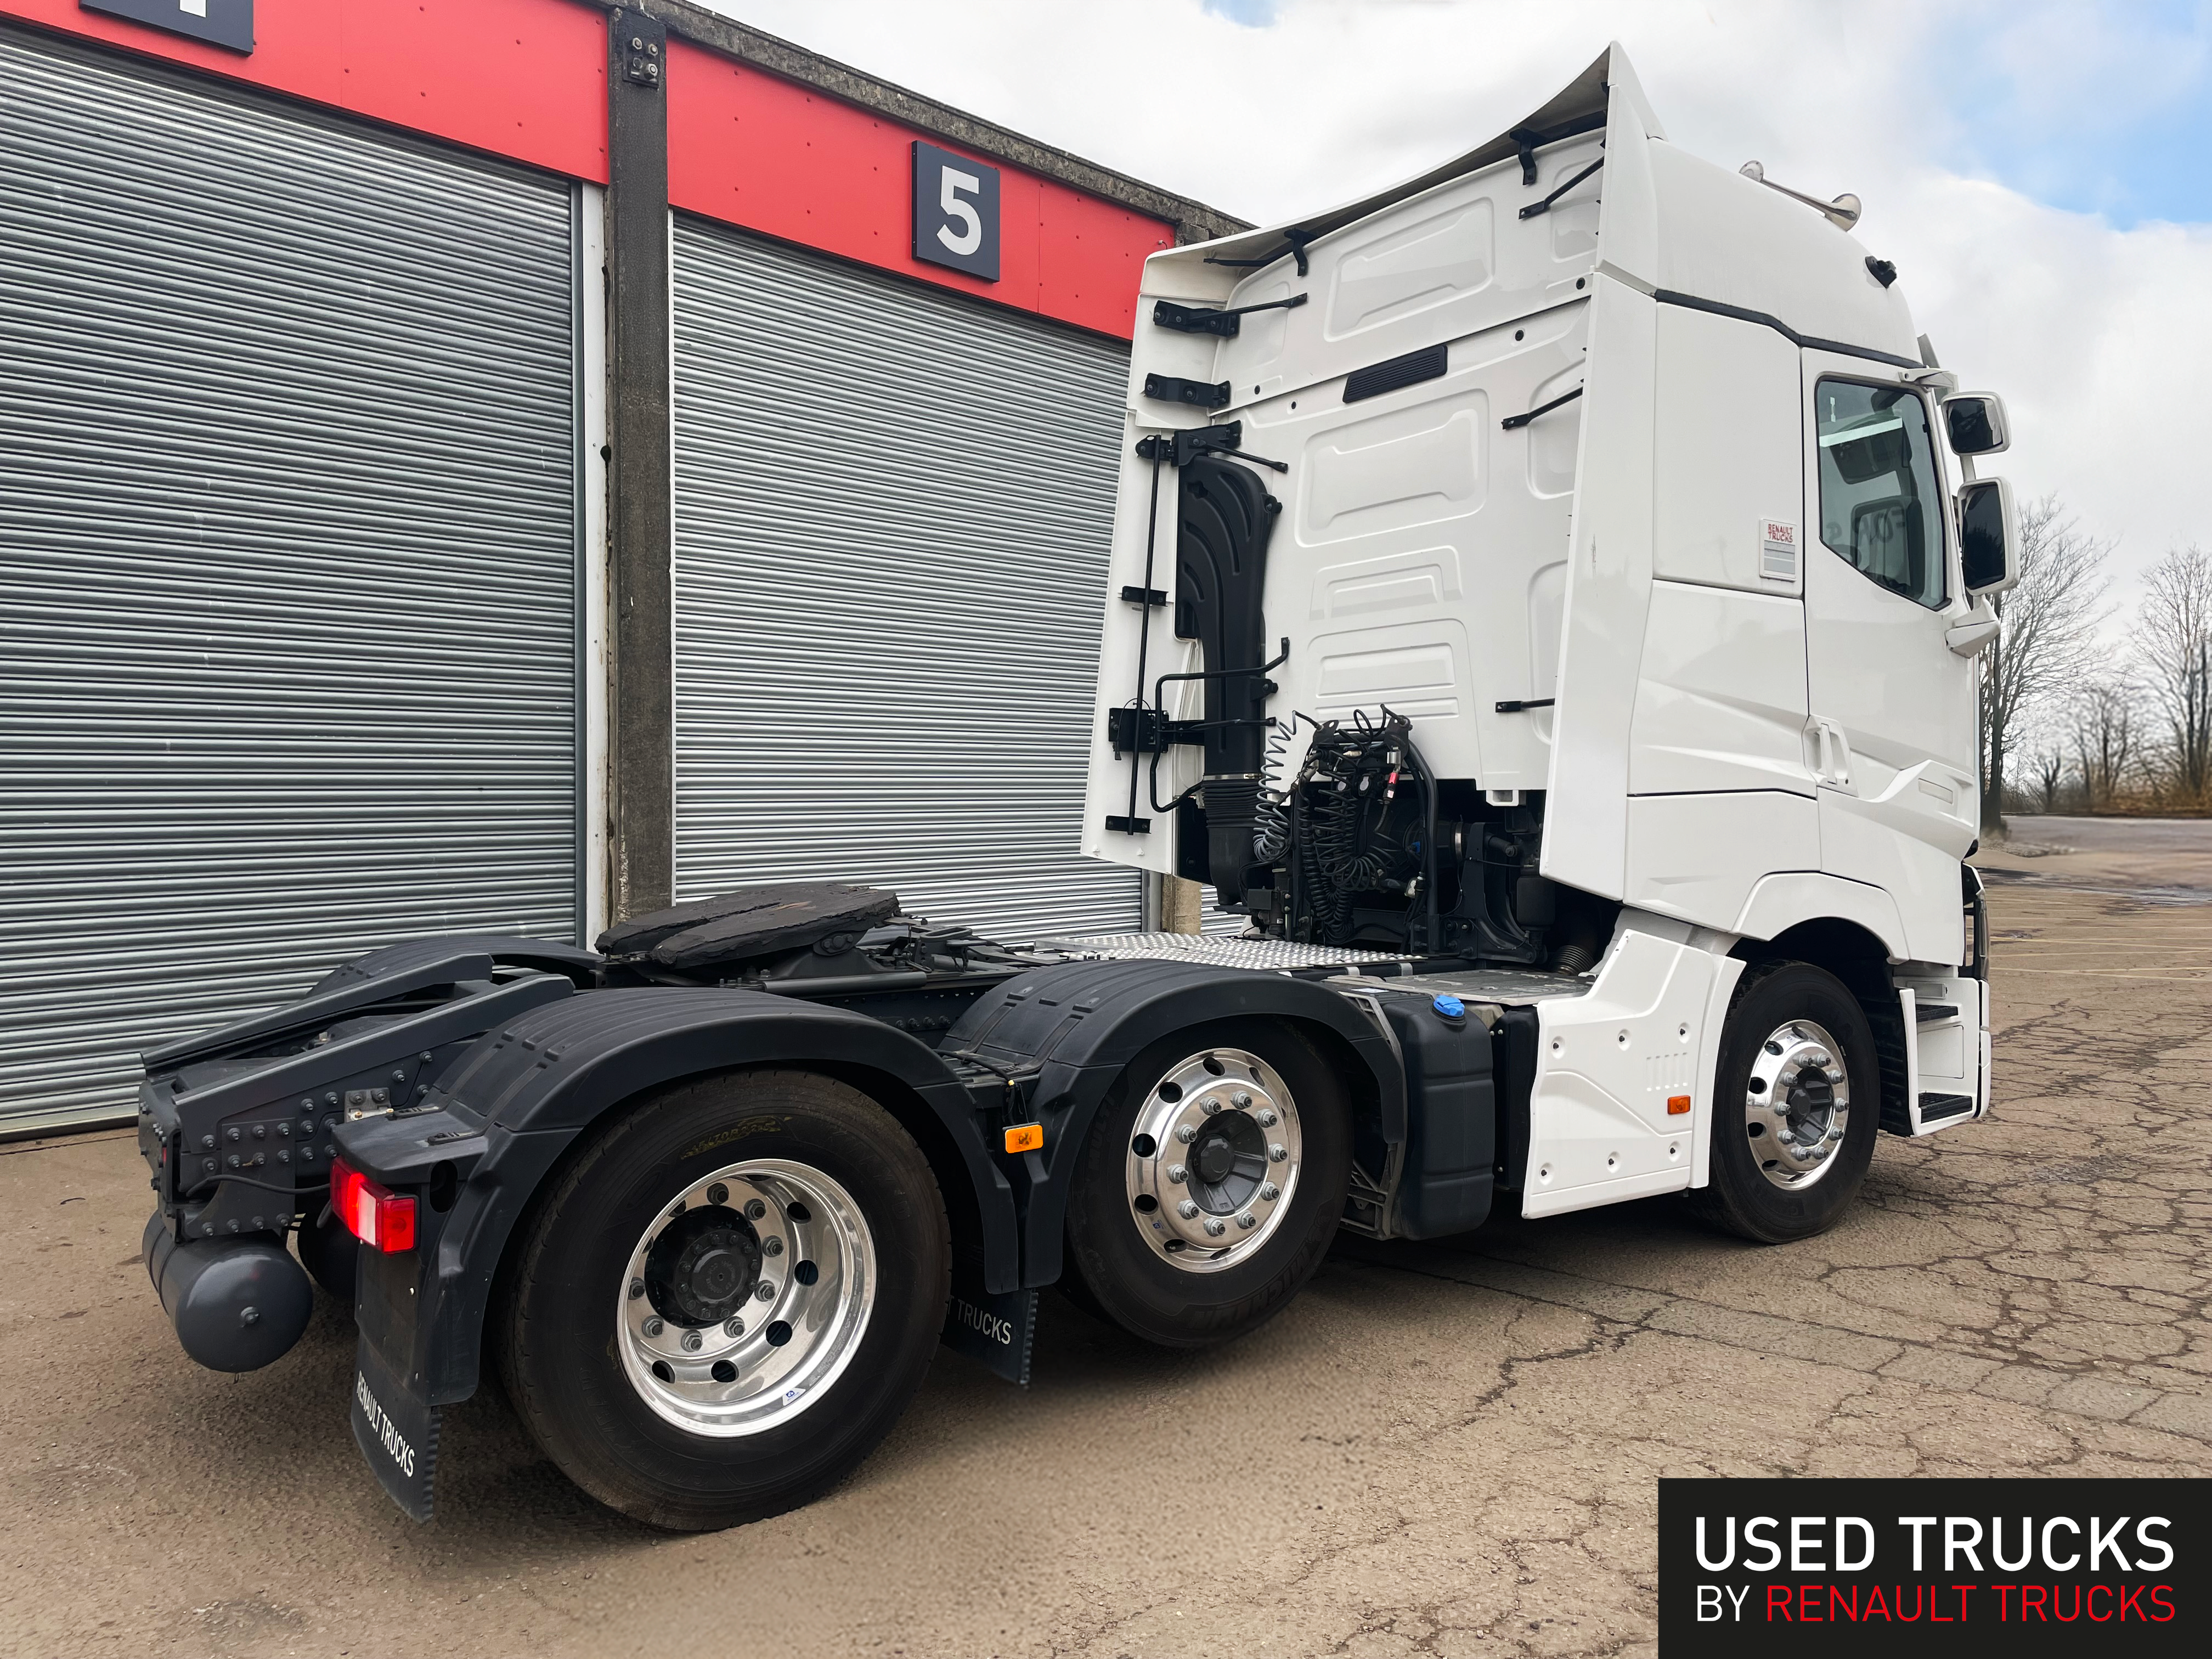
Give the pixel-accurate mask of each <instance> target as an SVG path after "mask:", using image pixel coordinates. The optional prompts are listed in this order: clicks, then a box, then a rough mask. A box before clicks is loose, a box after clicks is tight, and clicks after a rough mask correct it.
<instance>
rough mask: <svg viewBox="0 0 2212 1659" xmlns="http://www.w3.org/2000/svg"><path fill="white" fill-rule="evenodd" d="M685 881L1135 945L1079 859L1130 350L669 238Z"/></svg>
mask: <svg viewBox="0 0 2212 1659" xmlns="http://www.w3.org/2000/svg"><path fill="white" fill-rule="evenodd" d="M675 249H676V255H675V257H676V555H675V575H676V785H677V805H676V870H677V884H678V890H679V896H682V897H685V898H692V897H698V896H704V895H706V894H709V893H712V892H714V891H716V890H720V889H724V888H728V887H732V886H736V885H738V884H742V883H745V882H752V881H763V880H767V879H770V878H787V877H829V878H850V879H854V880H858V881H865V882H870V883H873V884H880V885H884V886H888V887H891V888H894V889H896V891H897V892H898V894H899V896H900V897H901V899H902V901H903V902H904V903H905V906H906V908H908V910H909V911H910V912H913V913H915V914H918V915H927V916H928V917H929V918H930V919H931V920H933V921H962V922H965V923H968V924H969V925H970V926H972V927H976V928H977V929H979V930H981V931H982V932H984V933H988V934H991V935H993V936H994V937H997V938H1000V939H1008V940H1025V939H1031V938H1034V937H1036V936H1037V935H1039V934H1042V933H1055V932H1057V933H1066V932H1071V931H1073V932H1084V933H1105V932H1110V931H1115V930H1126V929H1130V928H1133V927H1136V926H1138V924H1139V915H1140V910H1141V900H1140V894H1141V891H1142V888H1141V881H1140V878H1139V876H1138V874H1137V873H1136V872H1133V871H1129V870H1126V869H1122V868H1121V867H1119V866H1113V865H1108V864H1102V863H1098V862H1096V861H1094V860H1088V859H1085V858H1084V857H1083V856H1082V855H1081V854H1079V853H1078V852H1077V850H1076V847H1077V842H1078V839H1079V829H1080V824H1081V818H1082V805H1083V785H1084V770H1085V764H1086V762H1087V758H1088V736H1087V733H1088V730H1089V722H1090V715H1091V688H1092V684H1093V682H1094V678H1095V676H1096V674H1097V650H1098V625H1099V621H1098V619H1099V608H1100V605H1101V601H1102V595H1103V592H1104V583H1105V574H1106V544H1107V537H1108V533H1109V526H1110V522H1111V520H1112V515H1113V505H1112V504H1113V493H1114V479H1115V445H1116V443H1118V442H1119V441H1120V438H1121V403H1122V398H1123V395H1124V392H1125V389H1126V386H1127V375H1128V357H1127V353H1126V352H1125V351H1124V350H1123V349H1120V348H1118V347H1116V346H1114V345H1112V344H1109V343H1106V342H1104V341H1101V340H1097V339H1094V338H1091V337H1087V336H1082V335H1077V334H1073V333H1070V332H1066V331H1061V330H1059V329H1056V328H1054V327H1051V326H1049V325H1045V324H1042V323H1036V322H1032V321H1030V319H1026V318H1023V317H1018V316H1015V315H1012V314H1010V313H1003V312H999V311H995V310H991V309H987V308H986V307H979V306H975V305H972V304H968V303H965V302H963V301H959V300H957V299H952V298H949V297H944V296H940V295H935V294H932V293H927V292H924V291H921V290H919V289H914V288H910V287H908V286H906V285H904V284H902V283H893V282H889V281H885V280H884V279H882V278H880V277H877V276H872V275H869V274H868V273H866V272H864V271H860V270H855V269H854V268H852V267H850V266H846V265H842V264H836V263H834V262H832V261H830V260H827V259H823V258H816V257H814V256H811V255H808V254H804V253H799V252H793V251H792V250H789V249H787V248H784V247H781V246H774V245H771V244H769V243H766V242H763V241H760V240H757V239H754V238H751V237H748V236H745V235H744V234H739V233H738V232H735V231H731V230H726V229H725V228H721V227H719V226H715V225H711V224H707V223H703V222H694V221H691V220H689V219H684V218H679V219H678V221H677V223H676V231H675Z"/></svg>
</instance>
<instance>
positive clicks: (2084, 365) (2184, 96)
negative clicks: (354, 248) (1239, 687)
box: [714, 0, 2212, 597]
mask: <svg viewBox="0 0 2212 1659" xmlns="http://www.w3.org/2000/svg"><path fill="white" fill-rule="evenodd" d="M714 3H715V4H717V5H718V7H719V9H721V10H723V11H726V12H727V13H729V14H730V15H732V16H737V17H740V18H743V19H744V21H747V22H750V23H752V24H754V25H755V26H756V27H761V28H764V29H767V30H769V31H770V32H771V33H776V34H780V35H782V36H784V37H786V38H787V39H789V40H795V41H798V42H799V43H801V44H803V45H805V46H809V47H811V48H812V49H813V50H815V51H817V52H823V53H825V54H827V55H828V56H829V57H832V58H840V59H842V60H843V61H845V62H847V63H849V64H854V65H856V66H858V67H860V68H862V69H865V70H868V71H870V72H871V73H872V74H876V75H879V76H883V77H884V78H885V79H888V80H891V81H896V82H901V83H902V84H903V85H906V86H908V87H911V88H915V90H917V91H921V92H925V93H927V94H930V95H932V96H933V97H937V98H940V99H943V100H945V101H946V102H948V103H951V104H954V105H957V106H960V107H962V108H963V109H967V110H969V111H971V112H974V113H975V114H978V115H981V116H984V117H986V118H989V119H991V120H994V121H997V122H999V123H1000V124H1002V125H1006V126H1009V127H1012V128H1014V129H1016V130H1017V131H1022V132H1025V133H1028V134H1030V135H1031V136H1033V137H1038V138H1042V139H1043V140H1045V141H1046V142H1048V143H1054V144H1057V145H1060V147H1062V148H1064V149H1071V150H1074V151H1076V152H1078V153H1079V154H1081V155H1086V156H1089V157H1091V158H1092V159H1093V160H1096V161H1103V162H1104V163H1106V164H1107V165H1108V166H1110V167H1115V168H1118V169H1120V170H1121V171H1122V172H1124V173H1132V174H1133V175H1135V176H1136V177H1138V178H1140V179H1146V180H1149V181H1151V182H1152V183H1155V184H1158V185H1164V186H1165V187H1167V188H1169V189H1171V190H1175V191H1181V192H1182V193H1183V194H1186V195H1188V196H1193V197H1198V198H1199V199H1200V200H1202V201H1206V202H1209V203H1212V204H1214V205H1216V206H1218V207H1220V208H1222V209H1225V210H1227V211H1229V212H1231V213H1234V214H1237V215H1238V216H1242V217H1244V218H1247V219H1251V220H1255V221H1257V222H1262V223H1265V222H1272V221H1278V220H1281V219H1286V218H1291V217H1294V216H1298V215H1300V214H1303V213H1307V212H1310V211H1312V210H1315V209H1316V208H1319V207H1322V206H1325V205H1328V204H1331V203H1334V202H1337V201H1340V200H1342V199H1345V198H1347V197H1352V196H1354V195H1356V194H1358V193H1359V192H1361V191H1366V190H1369V189H1371V188H1373V187H1374V186H1376V185H1381V184H1384V183H1388V182H1389V181H1391V180H1393V179H1398V178H1401V177H1404V176H1407V175H1408V174H1411V173H1417V172H1419V171H1421V170H1422V169H1424V168H1425V167H1429V166H1431V165H1432V164H1433V163H1435V162H1436V161H1440V160H1443V159H1444V158H1446V157H1448V156H1449V155H1454V154H1455V153H1457V152H1459V151H1461V150H1463V149H1468V148H1470V147H1471V146H1472V145H1474V144H1475V143H1480V142H1481V141H1483V140H1485V139H1486V138H1489V137H1492V136H1493V135H1495V134H1496V133H1498V131H1502V130H1503V129H1504V128H1505V127H1506V126H1508V125H1511V124H1512V123H1514V122H1515V121H1516V120H1518V119H1519V118H1521V117H1522V116H1523V115H1526V114H1527V113H1528V112H1530V111H1531V110H1533V109H1534V107H1535V106H1537V105H1539V104H1540V103H1541V102H1542V101H1543V100H1545V99H1546V98H1547V97H1549V96H1550V95H1551V94H1553V92H1554V91H1556V90H1557V89H1558V88H1559V87H1561V86H1562V85H1564V84H1565V82H1567V81H1568V80H1570V79H1571V77H1572V76H1574V75H1575V74H1576V73H1577V71H1579V70H1581V69H1582V68H1583V66H1584V65H1585V64H1588V63H1589V61H1590V60H1591V59H1592V58H1595V56H1596V55H1597V54H1598V52H1600V51H1601V50H1602V49H1603V48H1604V46H1605V45H1606V43H1607V41H1608V40H1620V41H1621V42H1623V43H1624V44H1625V45H1626V47H1627V49H1628V52H1629V54H1630V56H1631V58H1632V60H1633V61H1634V63H1635V64H1636V68H1637V72H1638V76H1640V77H1641V79H1642V80H1643V82H1644V89H1645V91H1646V92H1647V93H1648V94H1649V95H1650V99H1651V101H1652V104H1653V106H1654V107H1655V108H1656V110H1657V112H1658V113H1659V118H1660V119H1661V121H1662V123H1663V124H1664V125H1665V126H1666V128H1667V132H1668V137H1669V139H1670V140H1672V141H1673V142H1674V143H1678V144H1680V145H1682V146H1684V147H1685V148H1686V149H1690V150H1692V151H1694V152H1695V153H1696V154H1698V155H1703V156H1705V157H1706V158H1707V159H1709V160H1711V161H1718V162H1722V163H1723V164H1725V165H1727V166H1729V167H1735V166H1736V165H1738V164H1739V163H1741V162H1742V161H1747V160H1749V159H1752V158H1753V157H1756V158H1758V159H1759V160H1760V161H1764V162H1765V164H1766V168H1767V175H1768V177H1770V178H1771V179H1777V180H1778V181H1780V182H1782V183H1785V184H1789V185H1793V186H1796V187H1797V188H1799V189H1802V190H1805V191H1809V192H1811V193H1813V194H1815V195H1818V196H1821V197H1828V196H1832V195H1834V194H1836V193H1837V192H1838V191H1845V190H1849V191H1856V192H1857V194H1858V195H1859V196H1860V197H1863V200H1864V201H1865V204H1866V215H1865V217H1864V218H1863V220H1862V221H1861V222H1860V225H1859V230H1858V234H1859V237H1860V240H1862V241H1863V242H1864V243H1865V245H1866V246H1867V247H1868V248H1869V251H1870V252H1875V253H1878V254H1880V255H1881V256H1882V257H1884V258H1889V259H1893V260H1894V261H1895V262H1896V264H1897V265H1898V268H1899V271H1900V273H1901V276H1900V281H1901V283H1902V285H1903V287H1904V289H1905V293H1906V295H1907V296H1908V298H1909V299H1910V301H1911V305H1912V308H1913V313H1914V316H1915V318H1916V319H1917V322H1918V323H1919V325H1920V326H1921V327H1922V328H1923V329H1924V330H1926V331H1927V332H1928V333H1929V336H1930V337H1932V338H1933V340H1934V342H1935V344H1936V349H1937V352H1938V354H1939V355H1940V356H1941V357H1942V361H1943V362H1944V364H1945V366H1946V367H1948V368H1955V369H1957V370H1958V371H1959V372H1960V374H1961V375H1962V376H1964V377H1965V379H1966V381H1967V382H1968V383H1969V384H1970V385H1971V386H1975V387H1983V388H1988V389H1992V390H1995V391H1997V392H2002V393H2003V394H2004V397H2005V399H2006V402H2007V404H2008V406H2009V408H2010V409H2011V411H2012V415H2013V423H2014V428H2015V442H2014V445H2013V448H2012V451H2011V453H2009V454H2008V455H2006V456H2004V457H2002V462H2003V467H2002V470H2003V471H2006V472H2007V473H2008V475H2009V476H2010V477H2012V479H2013V481H2014V483H2015V485H2016V486H2017V487H2018V488H2019V489H2020V490H2021V492H2022V493H2023V494H2024V495H2041V494H2043V493H2044V492H2045V491H2048V490H2056V491H2057V492H2058V494H2059V495H2062V496H2063V498H2064V499H2065V501H2066V502H2067V503H2068V505H2069V507H2072V508H2073V509H2074V510H2075V512H2076V513H2078V514H2079V515H2080V516H2081V520H2083V522H2084V524H2085V526H2088V527H2090V528H2092V529H2093V530H2094V531H2096V532H2099V533H2100V534H2103V535H2107V536H2111V537H2114V538H2118V544H2119V545H2118V551H2117V553H2116V554H2115V556H2114V569H2115V573H2116V574H2118V575H2120V576H2121V578H2122V585H2121V593H2122V596H2123V597H2125V596H2127V595H2128V594H2129V593H2130V591H2131V590H2132V588H2133V586H2134V580H2133V579H2134V577H2135V575H2136V573H2138V572H2140V570H2141V569H2142V567H2143V566H2145V565H2146V564H2148V562H2150V561H2151V560H2153V559H2154V558H2155V557H2156V556H2158V555H2159V554H2160V552H2162V551H2163V550H2165V549H2166V547H2167V546H2169V545H2171V544H2175V543H2180V542H2190V541H2197V542H2203V543H2205V544H2212V499H2208V497H2209V496H2212V484H2208V478H2212V455H2208V452H2212V413H2208V408H2212V0H2194V3H2192V0H2106V3H2103V4H2100V5H2092V4H2089V3H2087V0H2073V3H2059V0H2007V3H1994V0H1992V3H1983V0H1917V3H1905V0H1854V3H1850V4H1848V5H1846V4H1839V3H1834V0H1703V3H1698V0H1549V3H1546V4H1543V5H1529V4H1526V3H1513V0H1364V3H1354V0H1112V3H1110V4H1109V3H1103V0H1091V3H1078V0H714Z"/></svg>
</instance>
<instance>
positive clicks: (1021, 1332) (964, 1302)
mask: <svg viewBox="0 0 2212 1659" xmlns="http://www.w3.org/2000/svg"><path fill="white" fill-rule="evenodd" d="M980 1267H981V1263H976V1264H975V1265H973V1266H970V1265H969V1264H967V1263H962V1264H961V1265H960V1266H958V1267H955V1268H954V1269H953V1272H952V1299H951V1301H950V1302H949V1303H947V1304H945V1346H946V1347H948V1348H950V1349H951V1350H952V1351H953V1352H955V1353H964V1354H966V1355H967V1356H968V1357H969V1358H970V1359H975V1360H980V1361H981V1363H982V1364H986V1365H987V1366H989V1367H990V1368H991V1369H992V1370H994V1371H996V1372H997V1373H998V1374H999V1375H1000V1376H1003V1377H1005V1378H1006V1381H1007V1382H1009V1383H1017V1384H1018V1385H1020V1386H1021V1387H1023V1388H1024V1389H1025V1388H1027V1387H1029V1384H1030V1346H1031V1345H1032V1344H1033V1343H1034V1342H1035V1341H1036V1305H1037V1293H1036V1291H1002V1292H1000V1293H999V1294H997V1295H994V1294H993V1293H992V1292H990V1291H987V1290H985V1289H984V1288H983V1275H982V1273H981V1272H980V1271H979V1269H980Z"/></svg>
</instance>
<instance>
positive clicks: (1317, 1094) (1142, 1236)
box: [1067, 1020, 1351, 1347]
mask: <svg viewBox="0 0 2212 1659" xmlns="http://www.w3.org/2000/svg"><path fill="white" fill-rule="evenodd" d="M1350 1175H1351V1122H1350V1118H1349V1102H1348V1100H1347V1097H1346V1091H1345V1088H1344V1085H1343V1083H1342V1082H1341V1081H1340V1079H1338V1077H1337V1075H1336V1073H1335V1072H1334V1069H1333V1068H1332V1066H1330V1065H1329V1063H1328V1060H1326V1059H1324V1058H1323V1057H1322V1055H1321V1054H1318V1053H1317V1052H1316V1051H1315V1049H1314V1048H1312V1047H1311V1045H1310V1043H1309V1042H1307V1040H1306V1039H1305V1038H1304V1037H1303V1036H1299V1035H1298V1034H1297V1031H1296V1030H1295V1029H1294V1028H1291V1027H1288V1026H1285V1025H1281V1024H1276V1023H1274V1022H1272V1021H1264V1020H1225V1021H1222V1022H1220V1023H1219V1024H1215V1025H1209V1026H1201V1027H1200V1028H1198V1029H1196V1030H1190V1031H1185V1032H1181V1033H1178V1034H1176V1036H1170V1037H1168V1038H1165V1039H1164V1040H1163V1041H1161V1042H1157V1043H1155V1044H1153V1045H1152V1047H1151V1048H1148V1049H1146V1051H1145V1052H1144V1053H1143V1054H1139V1056H1138V1057H1137V1058H1136V1059H1135V1060H1133V1061H1131V1062H1130V1064H1129V1066H1128V1068H1127V1070H1126V1071H1124V1072H1123V1073H1122V1074H1121V1078H1120V1079H1119V1080H1118V1081H1117V1082H1116V1083H1115V1086H1114V1089H1113V1091H1112V1092H1110V1093H1109V1095H1108V1097H1107V1098H1106V1100H1105V1101H1104V1103H1103V1104H1102V1105H1101V1106H1100V1108H1099V1111H1098V1116H1097V1120H1096V1121H1094V1123H1093V1125H1092V1127H1091V1137H1090V1139H1089V1141H1088V1143H1087V1144H1086V1145H1085V1148H1084V1152H1083V1158H1082V1161H1081V1164H1079V1168H1078V1170H1077V1174H1076V1179H1075V1183H1074V1188H1073V1192H1072V1193H1071V1194H1070V1195H1069V1200H1068V1220H1067V1237H1068V1255H1069V1259H1070V1264H1071V1266H1072V1267H1073V1278H1074V1279H1075V1281H1076V1286H1075V1287H1076V1288H1078V1289H1079V1291H1080V1292H1081V1293H1083V1297H1084V1299H1085V1300H1087V1301H1089V1302H1091V1304H1094V1305H1095V1306H1096V1308H1097V1310H1098V1311H1099V1312H1100V1313H1102V1314H1103V1315H1104V1316H1106V1317H1107V1318H1109V1319H1111V1320H1112V1321H1114V1322H1115V1323H1116V1324H1118V1325H1120V1326H1121V1327H1122V1328H1124V1329H1126V1330H1128V1331H1130V1332H1132V1333H1133V1334H1136V1335H1138V1336H1141V1337H1143V1338H1145V1339H1146V1340H1148V1341H1152V1342H1158V1343H1160V1344H1162V1345H1163V1346H1168V1347H1200V1346H1206V1345H1207V1344H1209V1343H1214V1342H1221V1341H1225V1340H1228V1339H1230V1338H1231V1337H1234V1336H1239V1335H1242V1334H1243V1333H1244V1332H1246V1331H1248V1330H1250V1329H1251V1328H1253V1327H1254V1326H1255V1325H1258V1324H1260V1323H1261V1322H1263V1321H1265V1320H1267V1318H1269V1317H1270V1316H1273V1314H1275V1313H1276V1312H1278V1311H1279V1310H1280V1309H1281V1308H1282V1307H1283V1305H1284V1304H1286V1303H1287V1302H1289V1301H1290V1299H1291V1297H1293V1296H1295V1295H1297V1292H1298V1291H1299V1289H1300V1288H1301V1287H1302V1286H1303V1285H1304V1284H1305V1282H1306V1280H1307V1279H1309V1278H1310V1277H1311V1276H1312V1274H1313V1272H1314V1269H1315V1268H1316V1267H1318V1266H1320V1264H1321V1259H1322V1256H1323V1255H1325V1254H1326V1253H1327V1251H1328V1245H1329V1241H1330V1239H1331V1238H1333V1237H1334V1236H1335V1232H1336V1225H1337V1221H1338V1218H1340V1216H1341V1215H1342V1214H1343V1212H1344V1195H1345V1188H1346V1183H1347V1182H1348V1181H1349V1179H1350Z"/></svg>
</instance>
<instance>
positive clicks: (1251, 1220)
mask: <svg viewBox="0 0 2212 1659" xmlns="http://www.w3.org/2000/svg"><path fill="white" fill-rule="evenodd" d="M1237 1225H1238V1226H1240V1227H1242V1228H1243V1229H1244V1230H1245V1231H1247V1232H1249V1231H1251V1230H1252V1229H1253V1228H1255V1227H1256V1226H1258V1225H1260V1218H1259V1217H1258V1216H1256V1215H1254V1214H1253V1213H1252V1212H1251V1211H1249V1210H1239V1211H1238V1212H1237Z"/></svg>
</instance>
